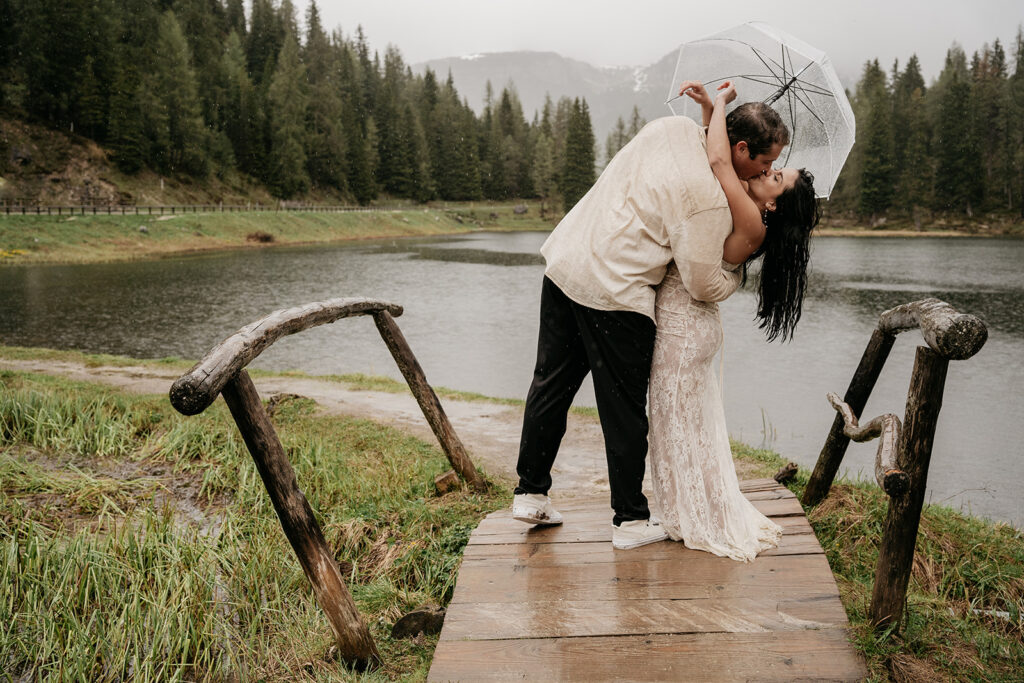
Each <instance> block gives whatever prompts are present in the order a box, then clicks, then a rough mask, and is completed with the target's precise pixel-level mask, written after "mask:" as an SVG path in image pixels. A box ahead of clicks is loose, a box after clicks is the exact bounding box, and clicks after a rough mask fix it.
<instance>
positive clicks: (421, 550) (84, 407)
mask: <svg viewBox="0 0 1024 683" xmlns="http://www.w3.org/2000/svg"><path fill="white" fill-rule="evenodd" d="M0 357H8V358H11V357H20V358H26V359H32V358H39V359H44V358H47V359H52V360H66V361H78V362H84V361H88V362H100V361H104V362H106V361H109V360H111V359H110V357H102V356H99V357H97V356H86V355H85V354H77V353H76V352H50V351H46V350H39V349H12V348H10V347H0ZM83 359H84V361H83ZM134 363H141V364H152V365H158V364H159V365H164V366H167V365H170V366H174V367H175V368H176V369H179V368H183V367H187V366H188V365H189V363H188V362H187V361H182V360H179V359H169V360H166V361H135V360H131V359H121V363H116V362H111V363H110V364H112V365H116V364H134ZM332 379H334V380H335V381H339V382H343V383H346V384H349V385H350V386H354V387H358V388H363V389H367V390H383V391H407V389H406V388H405V386H404V385H403V384H402V383H400V382H395V381H394V380H389V379H386V378H374V377H367V376H361V375H346V376H339V377H335V378H332ZM455 393H456V394H458V392H455ZM468 396H472V395H461V397H462V398H466V397H468ZM500 402H502V403H505V402H506V401H500ZM512 403H514V402H512ZM317 415H318V414H317V413H316V411H315V404H313V402H312V401H309V400H308V399H294V400H290V401H285V402H283V403H281V404H280V405H279V407H278V408H277V410H276V412H275V416H274V420H275V423H276V424H277V428H278V431H279V433H280V434H281V437H282V441H283V443H284V445H285V448H286V451H287V453H288V455H289V458H290V459H291V461H292V462H293V464H294V466H295V468H296V471H297V473H298V480H299V482H300V485H301V486H302V488H303V490H304V491H305V492H306V494H307V496H308V497H309V499H310V503H311V505H312V507H313V509H314V510H315V511H316V512H317V514H318V517H319V519H320V521H321V524H322V525H323V527H324V530H325V534H326V536H327V539H328V541H329V542H330V543H331V545H332V547H333V548H335V550H336V553H337V557H338V559H339V560H340V561H341V563H342V567H343V568H345V569H346V572H350V574H349V575H350V576H351V578H352V581H351V585H352V591H353V595H354V596H355V598H356V601H357V603H358V605H359V608H360V611H361V613H362V614H363V615H364V618H365V619H366V620H367V622H368V624H369V625H370V627H371V630H372V632H373V635H374V638H375V639H376V641H377V643H378V645H379V646H380V647H381V650H382V653H383V655H384V659H385V666H384V668H383V669H382V670H379V671H377V672H374V673H372V674H369V675H368V676H364V677H368V678H371V679H386V678H392V679H395V678H402V679H405V678H409V679H413V680H416V679H422V678H423V677H424V676H425V674H426V671H427V668H428V667H429V661H430V657H431V653H432V651H433V645H434V643H435V640H434V639H432V638H423V637H420V638H418V639H414V640H412V641H400V642H393V641H391V640H390V637H389V626H390V624H391V623H393V621H394V619H395V618H397V616H399V615H400V614H401V613H403V612H404V611H406V610H408V609H411V608H412V607H415V606H418V605H420V604H426V603H437V604H444V603H445V602H446V601H447V600H448V598H450V595H451V590H452V587H453V585H454V580H455V570H456V568H457V566H458V561H459V556H460V553H461V549H462V547H463V545H464V544H465V542H466V539H467V538H468V535H469V532H470V531H471V530H472V528H473V527H474V526H475V524H476V523H477V521H478V520H479V519H480V518H481V517H482V516H483V515H484V514H486V513H487V512H488V511H490V510H493V509H497V508H499V507H501V506H503V505H505V504H506V501H507V494H500V493H494V494H489V495H486V496H478V495H473V494H471V492H469V491H466V490H462V491H457V492H455V493H452V494H449V495H447V496H445V497H443V498H436V497H434V496H432V495H431V493H432V491H431V487H432V484H431V482H432V478H433V476H434V475H436V474H438V473H440V472H441V471H444V470H446V469H447V468H448V465H447V461H446V460H445V459H444V457H443V456H442V455H441V454H440V452H439V451H438V449H437V448H436V447H433V446H431V445H428V444H425V443H423V442H420V441H417V440H416V439H412V438H409V437H406V436H404V435H402V434H400V433H398V432H395V431H392V430H390V429H387V428H384V427H381V426H379V425H376V424H373V423H371V422H366V421H359V420H346V419H341V418H331V417H319V416H317ZM97 426H98V428H97ZM732 447H733V454H734V456H735V457H736V458H737V459H738V460H742V461H744V462H746V463H750V464H752V465H753V470H754V471H753V475H754V476H771V475H772V474H774V473H775V472H776V471H777V470H778V469H779V467H781V466H782V465H783V464H784V461H783V459H782V458H781V457H780V456H779V455H778V454H776V453H774V452H772V451H768V450H761V449H755V448H751V447H749V446H746V445H744V444H742V443H738V442H733V444H732ZM807 477H808V472H807V471H806V470H804V469H801V470H800V471H799V473H798V474H797V477H796V479H795V480H794V482H792V483H791V484H790V488H791V489H792V490H793V491H794V492H795V493H796V494H797V495H798V496H799V495H801V494H802V493H803V489H804V487H805V486H806V482H807ZM886 506H887V498H886V496H885V495H884V493H883V492H882V491H881V490H880V489H879V488H878V487H877V486H876V485H875V484H874V483H872V482H862V481H848V480H840V481H838V482H837V483H836V484H835V485H834V486H833V487H832V491H831V493H830V495H829V496H828V498H826V500H825V501H824V502H823V503H822V504H821V505H819V506H817V507H816V508H813V509H810V510H808V519H809V520H810V522H811V524H812V526H813V528H814V530H815V533H816V534H817V537H818V539H819V541H820V542H821V545H822V547H823V548H824V550H825V553H826V557H827V559H828V561H829V564H830V565H831V567H832V571H833V573H834V575H835V577H836V581H837V583H838V585H839V589H840V593H841V596H842V600H843V604H844V606H845V607H846V611H847V614H848V616H849V618H850V623H851V627H852V630H853V635H854V642H855V644H856V646H857V647H858V648H859V649H860V651H861V652H863V653H864V655H865V657H866V659H867V663H868V668H869V671H870V677H871V680H877V681H885V680H898V681H904V680H979V681H982V680H983V681H1014V680H1020V677H1019V672H1020V671H1021V670H1024V632H1022V630H1024V622H1022V621H1021V611H1022V608H1024V532H1022V531H1020V530H1018V529H1015V528H1013V527H1011V526H1008V525H1006V524H999V523H993V522H989V521H985V520H981V519H977V518H974V517H970V516H968V515H965V514H962V513H960V512H957V511H954V510H952V509H949V508H947V507H942V506H934V505H928V506H925V509H924V512H923V516H922V520H921V528H920V533H919V535H918V541H917V550H916V557H915V563H914V569H913V574H912V577H911V581H910V587H909V591H908V596H907V609H906V610H905V615H904V620H903V622H902V623H901V624H900V625H899V628H898V629H892V630H890V631H888V632H882V633H876V632H875V631H874V630H873V629H872V628H871V627H870V625H869V624H868V622H867V610H868V606H869V603H870V599H871V590H872V585H873V582H874V571H875V563H876V561H877V558H878V545H879V542H880V539H881V529H882V526H883V521H884V519H885V512H886ZM140 554H141V555H142V556H144V558H149V559H147V560H145V562H146V563H145V564H139V563H140V562H142V561H143V560H142V559H139V558H138V557H137V556H138V555H140ZM89 567H101V568H103V571H102V572H97V571H91V572H90V571H87V569H88V568H89ZM0 585H12V586H14V587H15V590H14V592H13V593H10V594H8V593H2V592H0V671H12V670H13V671H27V668H26V667H29V666H34V667H38V668H37V669H33V672H34V675H35V676H36V677H37V678H44V677H54V678H80V679H95V678H99V679H102V678H104V677H107V678H116V677H118V675H115V673H111V672H122V673H123V672H124V671H125V670H126V669H125V668H124V667H126V666H131V667H132V669H131V670H132V671H135V672H139V673H137V674H136V675H137V677H138V680H164V679H175V678H178V679H204V678H205V679H223V678H229V677H232V676H236V675H237V676H240V677H241V678H243V679H250V678H251V679H259V678H265V679H270V680H279V679H283V678H292V677H294V676H296V675H298V674H297V673H296V672H297V671H299V670H300V669H302V668H303V667H304V666H306V665H307V664H309V671H311V672H312V673H310V674H309V676H310V677H311V678H312V679H314V680H334V679H337V678H353V679H354V678H358V677H359V676H358V675H357V674H354V673H349V672H344V671H342V670H341V669H340V668H339V666H338V665H337V664H336V663H331V662H327V661H324V660H323V653H324V652H326V651H327V649H328V647H329V646H330V644H331V637H330V629H329V627H328V625H327V623H326V620H325V618H324V617H323V615H322V613H321V612H320V610H319V608H318V607H317V605H316V604H315V601H314V600H313V598H312V595H311V592H310V588H309V585H308V582H306V580H305V577H304V576H303V575H302V572H301V570H300V569H299V567H298V562H297V561H296V560H295V558H294V555H293V554H292V552H291V549H290V547H289V546H288V544H287V542H286V541H285V539H284V537H283V533H282V532H281V529H280V525H279V524H278V522H277V519H276V517H275V516H274V512H273V509H272V508H271V506H270V504H269V502H268V501H267V499H266V494H265V491H264V489H263V486H262V483H261V482H260V480H259V477H258V475H257V474H256V472H255V470H254V467H253V465H252V463H251V459H250V458H249V456H248V454H247V453H246V452H245V449H244V447H243V446H242V444H241V442H240V439H239V438H238V435H237V429H236V428H235V427H234V424H233V422H232V421H231V420H230V417H229V416H228V415H227V413H226V411H225V409H224V408H223V406H222V405H221V404H215V405H214V407H212V408H211V409H209V410H208V411H207V412H206V413H204V414H203V415H200V416H197V417H193V418H184V417H182V416H179V415H178V414H177V413H175V412H174V411H173V409H171V407H170V406H169V405H168V404H167V402H166V399H165V398H163V397H135V396H129V395H126V394H121V393H118V392H116V391H114V390H110V389H104V388H101V387H98V386H94V385H88V384H75V383H71V382H68V381H66V380H61V379H57V378H53V377H48V376H46V375H29V374H19V373H11V372H6V373H0ZM83 586H84V588H83ZM82 591H84V593H82V596H79V593H80V592H82ZM129 598H130V601H129ZM5 629H6V630H5ZM311 634H312V635H311ZM172 636H173V637H172ZM107 639H109V640H110V642H111V644H110V645H109V646H107V645H105V644H104V643H106V642H107ZM149 642H155V643H159V648H160V649H159V653H160V654H159V656H157V655H155V654H153V653H154V652H156V650H154V649H152V648H151V647H150V646H149V645H140V643H149ZM97 643H101V644H104V645H103V647H102V648H101V652H100V657H99V658H97V657H96V656H94V654H93V651H94V650H95V648H96V647H97ZM132 658H134V659H132ZM129 661H131V662H132V663H131V664H127V663H126V662H129ZM90 667H91V668H90ZM240 672H241V673H240ZM0 680H2V679H0Z"/></svg>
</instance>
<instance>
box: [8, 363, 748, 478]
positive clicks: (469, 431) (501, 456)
mask: <svg viewBox="0 0 1024 683" xmlns="http://www.w3.org/2000/svg"><path fill="white" fill-rule="evenodd" d="M0 369H4V370H17V371H22V372H38V373H43V374H49V375H59V376H62V377H66V378H68V379H73V380H79V381H86V382H99V383H103V384H108V385H110V386H114V387H117V388H118V389H123V390H125V391H130V392H134V393H139V394H162V395H164V396H166V395H167V391H168V390H169V389H170V387H171V384H172V383H173V382H174V380H175V379H177V377H178V374H179V373H177V372H176V371H174V370H160V369H156V368H151V367H143V366H130V367H114V366H96V367H87V366H86V365H84V364H82V363H74V362H67V361H50V360H8V359H4V358H0ZM253 381H254V382H255V383H256V387H257V389H259V392H260V395H261V396H263V397H264V398H266V397H269V396H272V395H273V394H278V393H292V394H299V395H300V396H305V397H307V398H311V399H313V400H314V401H316V402H317V403H318V404H319V405H320V406H321V408H322V409H323V411H324V412H325V413H328V414H332V415H348V416H353V417H360V418H367V419H371V420H374V421H376V422H379V423H382V424H387V425H390V426H393V427H396V428H398V429H401V430H402V431H405V432H407V433H410V434H413V435H415V436H417V437H419V438H422V439H424V440H426V441H430V442H434V435H433V432H431V431H430V427H429V426H428V425H427V422H426V420H425V419H424V418H423V413H421V412H420V409H419V406H418V405H417V404H416V401H415V399H413V397H412V396H411V395H409V394H393V393H388V392H382V391H362V390H353V389H350V388H348V387H347V386H346V385H345V384H341V383H338V382H330V381H324V380H318V379H315V378H302V377H257V378H253ZM442 404H443V405H444V409H445V412H446V413H447V414H448V417H449V419H450V420H451V422H452V425H453V426H454V427H455V431H456V432H457V433H458V435H459V438H460V439H462V442H463V443H464V444H465V446H466V448H467V449H468V450H469V452H470V455H471V456H472V458H473V461H474V462H475V463H476V464H477V465H478V466H479V467H482V468H483V469H484V470H485V471H486V472H487V473H488V475H489V476H491V477H492V478H493V477H497V478H500V479H504V480H507V481H508V482H514V481H515V466H516V457H517V455H518V449H519V433H520V429H521V428H522V414H523V411H522V408H520V407H518V406H504V405H498V404H493V403H487V402H483V401H480V402H476V401H455V400H451V399H445V400H443V401H442ZM737 474H739V475H740V478H741V479H742V478H744V472H743V469H742V463H737ZM552 478H553V479H554V486H553V487H552V496H553V497H556V498H567V497H576V496H594V495H595V494H600V493H605V494H606V493H607V492H608V471H607V466H606V464H605V458H604V438H603V436H602V434H601V426H600V424H598V422H597V420H596V419H594V418H589V417H583V416H579V415H572V414H570V415H569V421H568V429H567V432H566V436H565V439H564V440H563V442H562V447H561V450H560V452H559V456H558V461H557V462H556V463H555V467H554V470H553V472H552ZM646 488H647V489H648V490H649V489H650V487H649V482H648V486H647V487H646Z"/></svg>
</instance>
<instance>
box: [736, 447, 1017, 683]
mask: <svg viewBox="0 0 1024 683" xmlns="http://www.w3.org/2000/svg"><path fill="white" fill-rule="evenodd" d="M733 452H734V453H735V454H736V456H737V457H739V458H741V459H748V460H749V459H753V460H756V461H759V462H761V463H763V465H764V469H763V470H762V473H764V474H765V475H768V476H770V474H771V473H774V472H775V471H777V469H778V468H779V467H781V466H782V465H783V464H784V463H783V460H782V459H781V458H780V457H779V456H778V455H777V454H775V453H772V452H770V451H758V450H754V449H751V448H749V447H747V446H744V445H742V444H735V443H734V444H733ZM809 475H810V472H809V471H808V470H806V469H803V468H801V470H800V471H799V473H798V475H797V477H796V479H795V481H794V482H793V483H791V484H790V485H789V488H790V489H792V490H793V491H794V492H795V493H796V495H797V496H800V495H802V494H803V489H804V487H805V486H806V484H807V478H808V476H809ZM887 504H888V502H887V496H886V495H885V493H884V492H883V491H882V490H881V489H880V488H879V487H878V486H877V485H876V484H875V483H874V482H864V481H849V480H839V481H838V482H837V483H836V484H834V485H833V487H832V490H831V492H830V494H829V496H828V497H827V498H826V499H825V500H824V501H823V502H822V503H821V504H820V505H818V507H816V508H811V509H809V510H807V518H808V520H810V522H811V526H812V527H813V528H814V532H815V534H816V535H817V537H818V540H819V541H820V542H821V545H822V547H823V548H824V549H825V554H826V556H827V557H828V562H829V565H830V566H831V567H832V573H833V574H834V575H835V577H836V581H837V583H838V584H839V591H840V594H841V595H842V600H843V605H844V606H845V607H846V613H847V615H848V616H849V618H850V623H851V625H852V628H853V632H854V636H855V638H856V644H857V647H858V648H859V649H860V650H861V651H862V652H863V653H864V655H865V657H866V659H867V663H868V669H869V672H870V675H871V680H876V681H887V680H894V681H940V680H947V681H1020V680H1022V678H1021V677H1022V672H1024V620H1022V611H1024V532H1022V531H1021V530H1018V529H1015V528H1014V527H1012V526H1009V525H1007V524H1001V523H993V522H990V521H987V520H982V519H978V518H976V517H971V516H968V515H965V514H963V513H960V512H957V511H956V510H953V509H951V508H949V507H944V506H940V505H926V506H925V508H924V512H923V514H922V517H921V526H920V530H919V532H918V536H917V546H916V550H915V556H914V566H913V572H912V574H911V578H910V586H909V589H908V591H907V604H906V608H905V612H904V617H903V622H902V623H901V624H900V625H899V629H898V630H896V629H893V630H892V631H889V632H883V633H875V632H874V631H873V629H872V628H871V627H870V625H869V624H868V622H867V611H868V606H869V605H870V603H871V590H872V586H873V585H874V580H875V564H876V562H877V560H878V545H879V541H880V539H881V534H882V528H883V525H884V521H885V515H886V509H887Z"/></svg>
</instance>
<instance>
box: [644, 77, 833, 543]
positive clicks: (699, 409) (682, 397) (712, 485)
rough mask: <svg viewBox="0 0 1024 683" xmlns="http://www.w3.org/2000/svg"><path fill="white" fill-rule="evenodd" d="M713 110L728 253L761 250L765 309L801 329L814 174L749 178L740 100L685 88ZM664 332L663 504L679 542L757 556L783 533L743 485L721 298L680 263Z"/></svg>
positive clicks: (658, 423) (658, 492)
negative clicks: (734, 129) (731, 417)
mask: <svg viewBox="0 0 1024 683" xmlns="http://www.w3.org/2000/svg"><path fill="white" fill-rule="evenodd" d="M680 94H687V95H689V96H690V97H691V98H693V99H694V100H695V101H697V102H698V103H699V104H701V106H702V108H703V110H704V118H705V121H704V122H705V124H706V125H708V134H707V149H708V160H709V162H710V163H711V167H712V170H713V171H714V173H715V177H716V178H717V179H718V181H719V183H721V185H722V190H723V191H724V192H725V195H726V198H727V199H728V201H729V208H730V211H731V213H732V217H733V232H732V234H730V235H729V237H728V238H726V241H725V244H724V245H723V259H724V261H725V262H726V263H727V264H731V265H730V267H732V268H743V269H744V279H745V277H746V266H747V264H748V263H749V261H750V260H752V259H754V258H758V257H761V258H762V265H761V273H760V276H759V278H758V312H757V317H758V319H759V320H760V321H761V325H760V326H761V328H763V329H765V331H766V334H767V336H768V339H769V340H774V339H776V338H778V337H779V336H781V337H782V338H783V339H784V340H785V339H787V338H788V337H789V336H790V335H792V333H793V328H794V326H795V325H796V323H797V321H798V320H799V319H800V310H801V304H802V301H803V293H804V287H805V284H806V269H807V255H808V241H809V239H810V233H811V230H812V229H813V228H814V226H815V225H816V224H817V222H818V218H819V215H820V214H819V209H818V205H817V202H816V200H815V198H814V189H813V178H812V177H811V175H810V174H809V173H807V171H805V170H799V171H798V170H795V169H782V170H772V171H769V172H768V173H766V174H765V175H762V176H759V177H756V178H753V179H751V180H749V181H744V180H741V179H740V178H739V177H738V176H737V175H736V172H735V170H734V169H733V166H732V161H731V156H730V146H729V139H728V135H727V132H726V125H725V107H726V105H727V104H728V103H729V102H731V101H732V100H733V99H734V98H735V97H736V90H735V88H734V87H733V86H732V85H731V84H729V83H725V84H723V85H722V86H721V88H720V89H719V93H718V95H717V97H716V98H715V101H714V103H712V102H711V99H710V97H709V96H708V94H707V91H706V90H705V89H704V87H703V86H702V85H701V84H700V83H696V82H693V81H687V82H685V83H683V85H682V87H681V89H680ZM655 312H656V317H657V336H656V338H655V344H654V358H653V362H652V366H651V383H650V406H651V408H650V409H651V432H650V437H649V441H650V462H651V475H652V480H653V485H654V501H655V504H656V506H657V507H658V509H659V510H660V511H661V515H662V516H661V523H662V525H663V526H664V528H665V530H666V531H667V532H668V534H669V536H670V538H672V539H673V540H682V541H683V542H684V543H685V544H686V546H687V547H688V548H694V549H698V550H706V551H708V552H712V553H714V554H716V555H722V556H725V557H730V558H732V559H734V560H740V561H750V560H752V559H754V557H756V555H757V554H758V553H759V552H761V551H763V550H766V549H767V548H771V547H774V546H776V545H778V543H779V539H780V538H781V534H782V529H781V527H779V526H778V525H777V524H775V523H774V522H772V521H771V520H770V519H768V518H767V517H765V516H764V515H762V514H761V513H760V512H758V511H757V510H756V509H755V508H754V506H753V505H752V504H751V503H750V502H749V501H748V500H747V499H746V498H745V497H744V496H743V494H742V493H741V492H740V488H739V481H738V479H737V478H736V470H735V467H734V465H733V460H732V451H731V449H730V446H729V435H728V432H727V431H726V426H725V412H724V408H723V406H722V397H721V392H720V387H719V382H718V380H717V378H716V377H715V375H714V371H713V369H712V359H713V358H714V356H715V355H716V354H717V352H718V350H719V348H720V347H721V343H722V326H721V321H720V319H719V316H718V305H717V304H714V303H704V302H700V301H696V300H694V299H692V298H691V297H690V295H689V293H687V291H686V289H685V288H684V287H683V286H682V281H681V280H680V278H679V274H678V271H677V270H676V269H675V268H674V267H672V268H670V269H669V272H668V274H667V275H666V277H665V280H664V282H663V283H662V284H661V286H660V287H659V289H658V294H657V299H656V302H655Z"/></svg>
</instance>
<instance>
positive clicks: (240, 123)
mask: <svg viewBox="0 0 1024 683" xmlns="http://www.w3.org/2000/svg"><path fill="white" fill-rule="evenodd" d="M220 70H221V74H222V78H223V83H222V85H221V89H222V90H223V92H224V103H223V111H222V119H223V126H224V128H223V129H224V133H225V134H226V135H227V138H228V140H229V141H230V142H231V149H232V151H233V154H234V157H235V161H236V163H237V164H238V166H239V168H240V169H241V170H242V171H244V172H246V173H248V174H250V175H253V176H257V177H259V176H262V175H264V156H265V155H264V146H263V137H262V135H261V132H262V131H263V130H264V128H265V126H266V121H265V114H264V109H263V107H262V106H261V103H260V100H259V96H258V94H257V92H256V88H255V86H254V85H253V83H252V81H251V80H250V78H249V73H248V68H247V67H246V56H245V49H244V48H243V47H242V39H241V36H239V34H238V33H236V32H235V31H232V32H231V33H230V34H228V38H227V41H226V44H225V48H224V55H223V56H222V57H221V69H220Z"/></svg>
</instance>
